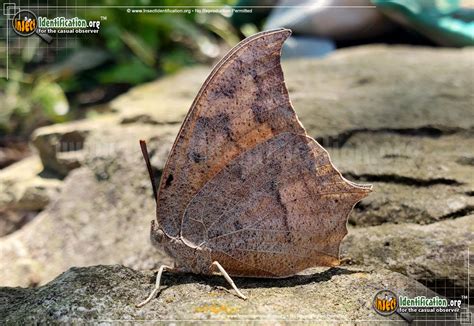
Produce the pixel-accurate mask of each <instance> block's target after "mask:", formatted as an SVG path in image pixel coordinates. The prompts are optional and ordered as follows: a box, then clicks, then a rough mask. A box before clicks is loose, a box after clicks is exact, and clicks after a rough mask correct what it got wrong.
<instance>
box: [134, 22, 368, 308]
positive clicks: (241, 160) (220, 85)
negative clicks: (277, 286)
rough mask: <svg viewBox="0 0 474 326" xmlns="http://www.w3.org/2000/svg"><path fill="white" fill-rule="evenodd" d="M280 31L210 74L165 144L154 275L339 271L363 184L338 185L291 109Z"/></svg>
mask: <svg viewBox="0 0 474 326" xmlns="http://www.w3.org/2000/svg"><path fill="white" fill-rule="evenodd" d="M290 35H291V31H290V30H288V29H277V30H271V31H265V32H261V33H258V34H255V35H253V36H251V37H249V38H247V39H245V40H243V41H242V42H240V43H239V44H238V45H237V46H235V47H234V48H233V49H232V50H230V52H229V53H228V54H227V55H226V56H225V57H224V58H223V59H222V60H221V61H220V62H219V63H218V64H217V65H216V66H215V67H214V69H213V70H212V72H211V73H210V75H209V76H208V78H207V79H206V81H205V82H204V84H203V86H202V88H201V89H200V91H199V93H198V94H197V96H196V98H195V100H194V102H193V104H192V106H191V108H190V110H189V112H188V114H187V116H186V118H185V120H184V122H183V124H182V126H181V129H180V131H179V133H178V136H177V138H176V140H175V142H174V145H173V147H172V149H171V152H170V154H169V156H168V160H167V163H166V165H165V168H164V170H163V173H162V176H161V181H160V184H159V190H157V189H156V187H155V183H154V177H153V173H152V168H151V164H150V160H149V157H148V151H147V149H146V144H145V142H144V141H140V144H141V148H142V152H143V156H144V158H145V162H146V164H147V167H148V172H149V175H150V179H151V180H152V185H153V193H154V197H155V200H156V204H157V206H156V207H157V208H156V220H155V221H152V223H151V240H152V243H153V244H154V245H156V246H159V247H161V248H163V249H164V250H165V251H166V253H168V255H170V256H171V257H172V258H174V260H175V264H176V265H175V266H174V267H170V266H161V267H160V269H159V271H158V275H157V279H156V284H155V288H154V290H153V292H152V293H151V294H150V296H149V297H148V298H147V299H146V300H145V301H144V302H142V303H140V304H139V305H138V306H143V305H144V304H146V303H147V302H149V301H150V300H151V299H152V298H153V297H155V296H156V294H157V292H158V291H159V286H160V279H161V276H162V273H163V271H164V270H169V271H177V272H191V273H196V274H204V275H213V274H216V273H220V274H222V275H223V276H224V277H225V278H226V279H227V281H228V282H229V284H230V285H231V286H232V287H233V288H234V290H235V291H236V292H237V294H238V295H239V296H240V297H242V298H246V297H245V295H244V294H243V293H242V292H241V291H240V290H239V289H238V288H237V287H236V286H235V283H234V282H233V281H232V279H231V277H230V276H242V277H265V278H282V277H289V276H292V275H295V274H296V273H298V272H300V271H302V270H304V269H307V268H309V267H313V266H335V265H338V264H339V258H338V257H339V245H340V242H341V240H342V239H343V238H344V236H345V235H346V234H347V228H346V223H347V217H348V215H349V213H350V211H351V210H352V208H353V206H354V205H355V204H356V203H357V202H358V201H360V200H361V199H362V198H364V197H365V196H367V195H368V193H369V192H370V191H371V188H372V186H370V185H357V184H355V183H353V182H350V181H348V180H346V179H345V178H344V177H343V176H342V175H341V173H340V172H339V171H338V170H337V169H336V168H335V167H334V166H333V164H332V163H331V160H330V158H329V154H328V153H327V151H326V150H325V149H324V148H323V147H321V146H320V145H319V144H318V143H317V142H316V141H315V140H314V139H313V138H311V137H309V136H308V135H307V134H306V131H305V129H304V127H303V126H302V124H301V123H300V121H299V120H298V117H297V116H296V113H295V111H294V109H293V107H292V105H291V103H290V99H289V95H288V91H287V88H286V86H285V82H284V77H283V71H282V68H281V65H280V55H281V49H282V46H283V42H284V41H285V40H286V39H287V38H288V37H289V36H290Z"/></svg>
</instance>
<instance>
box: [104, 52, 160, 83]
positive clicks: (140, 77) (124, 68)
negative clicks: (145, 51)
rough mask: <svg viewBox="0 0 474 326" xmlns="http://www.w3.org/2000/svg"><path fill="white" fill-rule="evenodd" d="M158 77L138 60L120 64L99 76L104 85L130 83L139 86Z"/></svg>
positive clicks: (151, 69)
mask: <svg viewBox="0 0 474 326" xmlns="http://www.w3.org/2000/svg"><path fill="white" fill-rule="evenodd" d="M155 77H156V71H155V70H154V69H153V68H150V67H149V66H147V65H145V64H144V63H143V62H141V61H140V60H138V59H137V58H131V60H130V61H128V62H125V63H119V64H118V65H116V66H114V67H113V68H111V69H109V70H107V71H105V72H102V73H100V74H98V78H99V81H100V82H101V83H104V84H114V83H129V84H133V85H135V84H139V83H142V82H144V81H148V80H151V79H153V78H155Z"/></svg>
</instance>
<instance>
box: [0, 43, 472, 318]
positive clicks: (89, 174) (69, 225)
mask: <svg viewBox="0 0 474 326" xmlns="http://www.w3.org/2000/svg"><path fill="white" fill-rule="evenodd" d="M473 54H474V50H472V49H465V50H447V49H427V48H404V47H390V48H388V47H383V46H367V47H360V48H354V49H348V50H342V51H339V52H337V53H335V54H333V55H331V56H329V57H328V58H326V59H324V60H311V61H308V60H301V61H287V62H284V64H283V67H284V71H285V77H286V80H287V85H288V88H289V90H290V98H291V100H292V103H293V105H294V107H295V109H296V111H297V113H298V114H299V117H300V120H301V121H302V123H303V124H304V125H305V127H306V128H307V130H308V133H309V134H310V135H311V136H313V137H315V138H316V139H318V140H319V141H320V142H321V143H322V144H323V145H324V146H325V147H326V148H327V149H328V150H329V152H330V154H331V156H332V159H333V161H334V163H335V165H336V166H337V167H338V168H339V169H340V170H341V172H342V173H343V174H344V175H345V176H346V177H348V178H349V179H352V180H356V181H359V182H364V181H366V182H368V183H372V184H373V185H374V192H373V194H371V195H370V196H369V197H368V198H367V199H365V200H363V201H362V202H361V203H360V204H359V205H358V206H357V207H356V210H355V211H354V212H353V213H352V214H351V217H350V224H351V225H352V226H353V227H352V228H351V229H350V232H349V237H348V238H347V240H346V242H345V244H344V248H345V249H344V253H345V256H346V258H348V259H351V260H352V261H353V262H355V263H360V264H363V265H366V266H375V267H377V268H388V269H391V270H394V271H398V272H401V273H404V274H406V275H409V276H410V277H413V278H416V279H420V280H422V279H423V278H424V277H425V275H429V276H428V277H429V278H430V280H439V279H442V278H445V277H446V276H447V275H448V274H449V273H450V271H452V273H453V275H456V279H451V280H452V282H457V283H455V284H458V285H460V286H461V284H462V282H463V281H464V282H465V281H467V276H466V273H464V272H462V270H461V269H458V268H457V267H456V266H453V264H451V265H446V264H447V263H449V262H450V261H449V260H448V258H449V255H450V254H453V253H457V255H455V257H454V258H455V260H454V261H455V262H458V261H459V260H458V258H459V259H461V256H462V255H465V254H466V251H463V250H462V248H461V246H460V245H459V244H458V245H459V246H456V242H455V237H454V236H453V238H452V239H450V237H449V235H450V234H452V235H456V236H459V237H460V239H462V241H464V242H465V243H464V244H469V243H472V238H471V236H470V235H469V234H466V233H465V229H466V222H468V223H471V224H472V222H470V221H471V219H472V218H471V217H468V216H469V215H472V211H473V207H474V203H473V194H474V180H473V178H474V177H473V176H474V173H473V172H474V168H473V165H474V164H473V162H474V156H473V154H472V148H473V145H474V143H473V139H474V137H473V130H474V128H473V124H474V111H473V110H472V103H473V99H474V96H473V93H472V75H473V73H474V65H472V57H473ZM208 73H209V68H203V67H198V68H193V69H190V70H185V71H183V72H181V73H179V74H177V75H174V76H171V77H169V78H165V79H163V80H159V81H156V82H152V83H149V84H147V85H144V86H139V87H136V88H134V89H132V90H131V91H130V92H128V93H126V94H124V95H122V96H120V97H119V98H117V99H116V100H114V101H112V103H110V107H111V108H112V109H113V111H114V113H112V114H111V115H110V116H106V117H102V118H100V119H94V120H92V121H83V122H75V123H69V124H64V125H59V126H52V127H44V128H41V129H39V130H38V131H37V132H36V133H35V136H34V144H35V146H36V147H37V149H38V151H39V155H40V157H41V160H42V162H43V164H44V166H45V167H46V169H47V170H49V171H53V172H54V173H56V174H59V175H62V176H63V175H67V176H66V178H65V181H64V185H63V186H62V187H63V188H62V191H61V194H60V195H59V196H58V197H57V200H55V201H54V203H52V204H49V205H48V206H47V207H46V209H45V210H43V211H42V212H41V213H40V214H39V215H38V217H37V218H35V219H34V220H33V221H32V222H30V223H28V224H27V225H25V226H24V227H23V228H21V229H20V230H18V231H16V232H14V233H12V234H10V235H8V236H5V237H2V238H0V284H2V285H4V286H29V285H36V284H45V283H47V282H49V281H51V280H52V279H54V278H55V277H56V276H57V275H59V274H60V273H61V272H63V271H65V270H66V269H68V268H69V267H71V266H90V265H96V264H116V263H118V264H123V265H125V266H128V267H132V268H134V269H150V268H155V267H157V266H158V265H159V264H160V263H162V262H166V261H167V258H166V257H165V256H164V255H163V254H162V253H161V252H159V251H156V250H154V249H153V248H152V247H151V245H150V244H149V239H148V237H149V232H148V231H149V221H150V220H151V219H153V216H154V202H153V199H152V194H151V188H150V185H149V181H148V176H147V172H146V169H145V165H144V163H143V160H142V158H141V153H140V149H139V147H138V139H142V138H143V139H146V140H148V141H149V147H150V151H151V155H152V163H153V165H154V167H155V169H156V172H157V173H158V175H159V173H160V170H161V169H162V168H163V166H164V163H165V160H166V157H167V153H168V151H169V149H170V147H171V144H172V142H173V140H174V137H175V136H176V134H177V132H178V129H179V125H180V123H181V121H182V119H183V118H184V116H185V114H186V112H187V110H188V109H189V106H190V104H191V102H192V100H193V98H194V96H195V94H196V93H197V92H198V90H199V87H200V86H201V84H202V82H203V81H204V79H205V77H206V75H207V74H208ZM395 86H396V87H395ZM74 144H79V145H77V146H76V145H74ZM71 171H72V172H71ZM0 179H1V178H0ZM0 182H1V181H0ZM387 240H388V241H389V243H390V244H391V245H390V246H389V249H388V248H387V246H386V245H385V241H387ZM410 243H411V244H412V245H413V246H414V248H417V249H416V250H417V251H415V252H414V253H410V251H407V250H408V248H407V247H405V246H404V245H405V244H407V245H408V244H410ZM392 244H393V245H392ZM437 264H439V266H438V265H437ZM119 270H120V272H117V273H119V274H120V273H125V274H126V272H124V271H129V270H127V269H119ZM83 271H89V272H90V273H96V272H97V274H96V276H97V277H98V278H99V280H104V278H101V277H100V275H99V274H100V273H104V275H109V274H107V272H105V271H103V270H100V269H99V270H95V269H85V270H83ZM89 272H84V273H86V274H87V273H89ZM127 273H128V272H127ZM130 273H131V274H127V275H129V276H130V279H134V280H136V279H143V278H144V277H145V276H143V275H142V274H140V273H138V274H134V273H132V272H130ZM73 274H74V273H72V274H71V272H69V273H68V274H64V275H73ZM64 275H63V276H62V277H65V276H64ZM74 275H76V274H74ZM133 275H135V276H133ZM140 275H142V276H140ZM377 275H378V274H377ZM397 275H398V274H397ZM68 277H69V276H68ZM78 277H79V276H78ZM341 277H342V276H341ZM348 277H349V276H348ZM397 277H398V276H397ZM61 279H62V278H60V279H58V280H61ZM85 279H87V276H85ZM179 279H180V278H178V277H177V278H175V280H179ZM58 280H56V281H55V282H56V283H54V282H53V283H50V284H49V285H47V287H46V288H48V289H49V288H51V287H52V288H54V287H55V286H59V285H57V284H58V283H57V282H59V281H58ZM189 280H195V279H194V278H190V279H189ZM380 280H381V279H380ZM352 281H354V280H353V279H350V278H349V279H348V280H347V282H348V283H347V284H351V282H352ZM61 282H63V283H64V281H61ZM61 282H60V283H61ZM104 282H105V281H104ZM134 282H135V281H134ZM146 282H148V283H150V282H151V281H150V276H148V281H146ZM146 282H145V283H146ZM193 282H194V281H193ZM259 282H262V283H259ZM271 282H273V281H255V283H252V284H255V285H254V286H253V287H252V291H263V292H261V293H262V294H263V293H265V295H270V293H272V295H273V293H275V295H276V294H277V293H279V292H278V291H277V290H275V289H274V288H271V289H270V287H267V288H266V287H265V286H262V289H260V287H259V286H258V284H267V285H268V284H272V283H271ZM63 283H61V284H63ZM143 283H144V282H141V281H140V284H143ZM113 284H115V283H113ZM117 284H118V283H117ZM130 284H131V283H124V284H123V285H117V286H120V287H121V289H122V290H123V291H126V290H130V289H127V286H130ZM133 284H138V283H133ZM344 284H346V283H344ZM427 284H428V286H431V285H430V284H429V282H428V283H427ZM464 284H465V283H464ZM63 285H64V286H66V284H63ZM63 285H61V286H63ZM71 286H74V283H73V285H71ZM185 286H196V287H200V286H201V285H200V284H193V285H188V284H186V285H185ZM306 286H307V285H305V286H304V287H300V288H298V289H295V290H291V291H296V292H291V291H290V290H288V291H290V292H285V293H284V295H285V296H289V298H290V299H291V297H293V298H295V297H296V293H299V292H297V291H302V292H301V295H306V294H307V293H306V292H305V291H316V288H315V289H313V290H311V289H306ZM149 287H150V285H149V284H148V286H147V290H148V289H149ZM96 288H97V289H99V290H102V288H101V287H100V285H97V287H96ZM105 288H107V287H106V286H105ZM253 288H255V290H253ZM362 288H363V286H362ZM40 289H41V288H40ZM40 289H38V290H32V289H17V290H11V289H9V290H7V292H8V291H13V292H11V293H16V294H18V298H22V296H26V295H29V294H31V295H33V296H36V295H40V294H41V293H42V292H41V290H40ZM69 289H71V288H69ZM244 289H245V287H244ZM461 290H463V291H465V290H466V289H465V287H463V288H462V289H461ZM15 291H16V292H15ZM68 291H72V290H68ZM81 291H82V290H80V289H77V291H76V292H75V293H79V294H80V293H81ZM132 291H135V290H132ZM137 291H138V289H137ZM140 291H142V292H140V295H138V294H137V295H136V296H135V297H133V298H134V299H135V298H137V297H143V295H144V294H145V292H146V291H145V289H141V290H140ZM265 291H268V292H265ZM328 291H329V290H328ZM341 291H342V289H341ZM354 291H357V290H354ZM9 293H10V292H9ZM164 293H166V291H165V292H164ZM282 293H283V292H282ZM344 293H346V292H344ZM344 293H343V292H340V294H344ZM16 294H15V295H16ZM122 294H123V293H122ZM64 295H65V296H66V297H67V296H68V295H71V297H69V298H70V300H73V301H74V300H75V301H74V302H75V304H77V305H78V306H80V305H81V304H82V303H81V302H82V301H84V300H86V299H85V295H84V297H78V298H76V299H73V297H74V296H73V294H70V293H65V294H64ZM279 295H280V294H279ZM281 295H282V296H283V294H281ZM361 295H362V294H361ZM367 295H369V294H367ZM370 295H372V293H371V294H370ZM66 297H65V298H64V300H69V299H66ZM105 297H106V296H105ZM37 298H40V297H37ZM61 298H63V297H61ZM180 298H181V297H180ZM192 298H194V297H190V299H189V300H192ZM298 298H299V295H298ZM115 299H117V300H118V301H117V302H119V303H117V304H118V306H120V307H122V308H124V307H125V306H123V305H125V303H124V302H125V301H126V300H128V299H127V297H120V298H118V297H117V298H116V297H108V298H107V300H109V301H107V302H108V303H107V304H105V303H104V305H105V306H104V307H110V305H112V301H113V300H115ZM290 299H288V300H290ZM51 300H53V299H51ZM62 300H63V299H61V300H58V301H57V302H56V301H54V300H53V302H52V303H53V304H55V305H57V306H55V307H56V308H54V309H53V308H52V310H51V311H55V312H54V313H53V314H59V315H58V316H59V317H57V318H58V319H59V318H62V317H61V316H63V314H66V313H67V312H71V311H76V310H74V309H73V308H64V309H65V310H61V309H62V308H61V302H62ZM183 300H185V299H183ZM262 300H263V297H262ZM315 300H316V299H315ZM318 300H319V299H318ZM318 300H316V301H315V302H317V303H318V305H317V306H318V307H319V306H324V305H325V304H323V303H322V301H318ZM184 302H185V303H188V302H191V301H184ZM206 302H207V301H206ZM236 302H239V301H236ZM265 302H266V304H268V306H264V303H265ZM269 302H270V301H259V303H260V304H259V305H256V306H255V307H254V309H257V308H256V307H268V308H265V309H268V311H267V312H265V311H259V313H261V314H263V315H265V314H268V315H270V314H271V313H272V312H278V310H279V309H280V308H281V309H283V308H285V307H286V306H288V303H287V301H282V303H281V304H278V305H277V304H271V305H270V303H269ZM271 302H276V301H271ZM332 303H334V304H335V302H332ZM128 304H129V305H130V306H127V307H129V308H124V313H123V315H122V316H123V317H122V318H128V317H130V318H132V317H133V318H138V317H139V316H140V315H139V314H140V313H139V312H132V311H131V310H129V309H131V308H130V307H131V305H132V303H131V302H128ZM107 305H109V306H107ZM262 305H263V306H262ZM293 306H294V305H293ZM317 306H316V305H315V307H316V308H314V309H316V310H315V311H320V312H321V313H324V311H322V310H317V309H323V308H326V307H322V308H321V307H320V308H317ZM328 306H329V305H328ZM27 307H30V308H31V306H26V305H25V308H21V307H17V308H15V309H19V310H16V311H20V310H21V309H27ZM67 307H69V306H67ZM177 307H178V305H177V303H176V308H170V310H169V311H168V310H166V308H160V309H165V310H160V311H158V310H157V311H158V312H156V315H153V314H151V315H146V316H150V318H152V317H153V316H158V314H161V315H160V316H178V312H177V311H178V310H177V309H178V308H177ZM299 307H301V305H299ZM351 307H353V306H351ZM35 309H36V308H35ZM37 309H40V308H39V307H37ZM68 309H69V310H68ZM81 309H82V310H81V311H83V313H84V314H86V313H87V311H89V310H90V311H92V312H91V315H94V316H99V317H98V318H106V319H107V318H116V317H114V315H109V314H107V309H105V308H104V309H102V308H97V307H96V308H91V307H86V308H81ZM97 309H102V310H100V311H99V312H98V311H97ZM145 309H146V308H145ZM173 309H176V310H173ZM202 309H204V310H205V309H207V308H202ZM209 309H211V308H209ZM212 309H213V308H212ZM216 309H220V308H216ZM246 309H247V308H246ZM248 309H250V306H249V308H248ZM262 309H263V308H262ZM295 309H296V308H295ZM340 309H347V311H345V312H344V313H347V316H351V317H348V318H359V317H358V316H359V315H358V313H359V312H356V311H350V310H351V308H350V307H349V306H348V307H346V308H344V305H340ZM24 311H26V310H24ZM38 311H40V310H38ZM173 311H175V312H173ZM243 311H244V312H245V311H250V310H243ZM282 311H284V312H285V313H287V312H288V313H290V312H291V311H292V310H282ZM295 311H297V310H295ZM188 312H189V311H188ZM326 312H327V311H326ZM135 313H136V314H135ZM246 313H247V312H246ZM364 313H365V312H364ZM364 313H362V314H361V315H360V316H361V318H363V316H365V315H364ZM367 313H368V312H367ZM137 316H138V317H137ZM143 316H145V313H144V315H143ZM180 316H181V315H180ZM199 316H200V317H206V316H207V315H206V314H205V313H204V315H199ZM345 316H346V315H345ZM15 318H16V317H15ZM45 318H46V317H45ZM55 318H56V317H55ZM64 318H67V317H64ZM176 318H177V317H176Z"/></svg>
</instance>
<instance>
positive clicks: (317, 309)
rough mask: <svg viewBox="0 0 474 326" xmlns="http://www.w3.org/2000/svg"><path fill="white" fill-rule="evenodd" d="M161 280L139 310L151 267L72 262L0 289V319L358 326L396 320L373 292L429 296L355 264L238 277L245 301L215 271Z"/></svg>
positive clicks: (418, 286)
mask: <svg viewBox="0 0 474 326" xmlns="http://www.w3.org/2000/svg"><path fill="white" fill-rule="evenodd" d="M163 281H164V287H163V289H162V291H161V292H160V293H159V295H158V297H157V298H156V299H154V300H152V301H151V302H150V303H149V304H148V305H145V306H144V307H143V308H136V307H135V304H136V303H138V302H140V301H141V300H143V299H144V298H145V297H147V296H148V294H149V292H150V290H151V289H152V288H153V283H154V275H153V273H152V272H137V271H134V270H132V269H129V268H126V267H123V266H118V265H115V266H93V267H83V268H71V269H70V270H68V271H67V272H65V273H63V274H61V275H60V276H58V277H57V278H56V279H55V280H53V281H52V282H50V283H48V284H46V285H44V286H42V287H39V288H36V289H32V288H28V289H23V288H0V323H5V322H6V323H11V324H16V323H24V322H25V320H26V321H28V322H31V323H46V322H62V323H71V322H79V321H81V322H84V321H86V320H95V321H96V322H99V321H101V322H104V323H117V322H119V321H121V322H124V321H127V320H128V321H130V320H142V321H148V322H158V321H159V320H160V321H163V320H166V321H169V322H173V321H188V322H190V321H193V320H194V321H197V320H209V321H234V322H238V321H245V322H247V323H248V322H251V321H266V322H270V323H280V322H283V323H284V322H290V321H292V322H295V321H306V322H312V323H317V324H333V323H334V322H335V321H337V322H340V323H344V325H356V324H359V323H363V322H364V321H365V322H367V321H368V320H370V321H373V322H378V323H383V322H387V321H394V322H395V321H397V322H400V321H402V319H401V317H400V316H399V315H397V314H393V315H391V316H389V317H383V316H380V315H378V314H377V313H376V312H375V311H374V310H373V309H372V307H371V304H372V300H373V297H374V296H375V294H376V293H377V292H378V291H379V290H382V289H385V288H390V289H392V290H393V291H395V292H396V293H398V294H401V295H409V296H415V295H420V294H423V295H426V296H427V297H431V296H434V295H435V293H434V292H432V291H430V290H429V289H427V288H425V287H424V286H422V285H421V284H419V283H417V282H416V281H413V280H411V279H409V278H407V277H405V276H403V275H401V274H398V273H395V272H391V271H387V270H383V269H382V270H378V271H372V270H368V269H364V268H358V267H349V268H332V269H322V268H316V269H311V270H308V271H307V272H306V273H304V274H302V275H298V276H295V277H292V278H289V279H280V280H262V279H242V278H239V279H236V283H237V285H238V286H239V287H240V288H241V290H242V291H243V292H244V293H245V294H246V295H247V296H248V300H245V301H244V300H242V299H240V298H238V297H237V296H235V295H234V294H233V292H232V290H230V289H228V286H227V284H226V282H225V280H224V279H223V278H222V277H219V276H215V277H201V276H195V275H189V274H187V275H171V274H169V273H165V274H163ZM303 300H304V304H303ZM412 317H417V316H416V315H413V316H412ZM418 318H423V316H419V317H418ZM425 318H426V317H425ZM444 318H445V319H448V320H449V319H453V318H454V316H450V315H446V316H444ZM2 321H3V322H2Z"/></svg>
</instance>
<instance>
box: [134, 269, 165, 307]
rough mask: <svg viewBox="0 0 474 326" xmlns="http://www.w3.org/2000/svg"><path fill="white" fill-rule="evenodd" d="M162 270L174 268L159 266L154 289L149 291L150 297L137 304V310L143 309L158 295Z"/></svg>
mask: <svg viewBox="0 0 474 326" xmlns="http://www.w3.org/2000/svg"><path fill="white" fill-rule="evenodd" d="M164 270H169V271H170V270H174V268H173V267H170V266H167V265H161V267H160V269H159V270H158V274H157V275H156V282H155V288H154V289H153V291H151V293H150V295H149V296H148V298H146V300H145V301H143V302H140V303H139V304H137V305H136V307H137V308H140V307H143V306H144V305H146V304H147V303H148V302H150V301H151V300H152V299H153V298H154V297H155V296H156V294H157V293H158V291H159V289H160V282H161V275H162V274H163V271H164Z"/></svg>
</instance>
